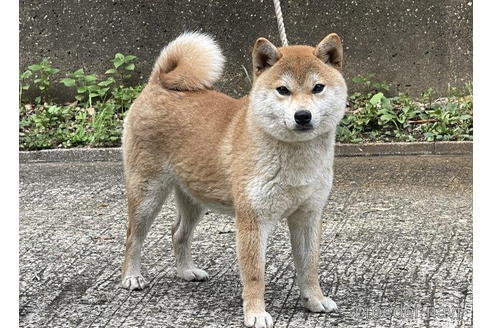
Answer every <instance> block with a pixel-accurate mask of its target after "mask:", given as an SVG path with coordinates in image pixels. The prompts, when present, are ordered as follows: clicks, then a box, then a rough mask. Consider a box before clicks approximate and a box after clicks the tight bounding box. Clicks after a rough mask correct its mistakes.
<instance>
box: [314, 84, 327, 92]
mask: <svg viewBox="0 0 492 328" xmlns="http://www.w3.org/2000/svg"><path fill="white" fill-rule="evenodd" d="M324 88H325V85H324V84H320V83H318V84H316V85H315V86H314V88H313V91H312V92H313V93H320V92H321V91H323V89H324Z"/></svg>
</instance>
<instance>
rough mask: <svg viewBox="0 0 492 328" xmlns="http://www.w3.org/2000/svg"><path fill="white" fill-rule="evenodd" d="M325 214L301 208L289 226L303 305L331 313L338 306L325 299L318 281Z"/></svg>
mask: <svg viewBox="0 0 492 328" xmlns="http://www.w3.org/2000/svg"><path fill="white" fill-rule="evenodd" d="M321 211H322V210H321V209H313V208H311V207H310V206H309V205H306V206H301V207H300V208H299V209H298V210H297V211H296V212H294V213H293V214H292V215H291V216H289V217H288V223H289V230H290V239H291V244H292V253H293V255H294V262H295V265H296V270H297V284H298V285H299V289H300V291H301V299H302V302H303V305H304V307H306V308H307V309H308V310H310V311H312V312H331V311H335V310H337V305H336V304H335V302H333V300H331V299H330V298H328V297H325V296H324V295H323V291H322V290H321V287H320V285H319V278H318V263H319V248H320V241H321Z"/></svg>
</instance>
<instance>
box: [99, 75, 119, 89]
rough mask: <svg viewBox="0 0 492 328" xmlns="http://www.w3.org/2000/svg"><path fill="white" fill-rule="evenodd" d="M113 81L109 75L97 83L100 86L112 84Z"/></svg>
mask: <svg viewBox="0 0 492 328" xmlns="http://www.w3.org/2000/svg"><path fill="white" fill-rule="evenodd" d="M114 82H115V79H114V78H112V77H110V78H109V79H107V80H104V81H101V82H99V83H98V84H97V85H98V86H100V87H107V86H108V85H110V84H112V83H114Z"/></svg>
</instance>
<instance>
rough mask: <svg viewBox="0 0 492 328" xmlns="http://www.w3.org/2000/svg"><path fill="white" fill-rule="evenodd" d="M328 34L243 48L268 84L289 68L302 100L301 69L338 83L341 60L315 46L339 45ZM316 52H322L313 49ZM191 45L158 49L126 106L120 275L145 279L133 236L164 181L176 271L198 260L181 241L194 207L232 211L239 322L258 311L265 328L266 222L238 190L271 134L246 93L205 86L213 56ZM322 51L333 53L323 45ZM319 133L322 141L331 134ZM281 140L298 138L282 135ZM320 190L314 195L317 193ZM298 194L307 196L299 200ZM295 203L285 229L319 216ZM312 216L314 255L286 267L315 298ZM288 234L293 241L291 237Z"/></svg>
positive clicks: (259, 80) (160, 196)
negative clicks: (171, 205)
mask: <svg viewBox="0 0 492 328" xmlns="http://www.w3.org/2000/svg"><path fill="white" fill-rule="evenodd" d="M327 38H328V37H327ZM328 40H329V44H328V45H323V44H321V45H318V47H317V48H313V47H308V46H290V47H284V48H279V49H277V48H272V47H273V45H271V43H270V42H269V41H268V40H266V39H263V38H261V39H259V40H258V41H257V43H256V46H255V49H254V51H253V62H254V70H255V76H256V77H255V86H256V87H261V88H272V89H275V88H276V87H278V83H279V76H281V74H282V73H284V72H290V73H291V75H292V77H293V78H294V79H295V80H296V81H297V83H298V84H299V85H300V87H299V90H296V91H295V92H296V94H295V95H293V96H295V97H297V98H296V99H301V100H300V101H301V102H302V101H303V100H302V99H303V97H304V98H306V97H308V96H306V93H310V90H311V89H310V88H312V86H309V85H305V86H304V84H303V83H305V82H304V81H306V79H307V74H310V73H312V72H316V74H318V75H319V76H320V78H321V79H322V80H323V82H324V83H325V84H326V86H327V88H328V87H330V86H331V85H337V84H340V83H344V82H343V79H341V77H340V75H339V74H338V72H337V70H338V69H339V68H340V67H341V66H340V65H341V60H339V58H338V57H336V60H339V61H337V62H336V63H335V64H336V65H335V64H334V65H333V66H331V64H330V63H328V64H329V65H327V63H326V62H323V61H325V60H330V55H327V56H325V54H326V49H325V48H328V50H327V51H328V52H330V51H332V50H331V49H333V44H335V48H336V46H339V48H340V49H341V45H337V43H336V40H339V39H338V37H336V39H335V41H333V40H334V38H333V36H332V37H329V39H328ZM259 47H263V48H262V49H259ZM320 49H321V50H320ZM320 51H325V52H323V55H320V54H319V52H320ZM163 52H164V51H163ZM198 53H200V49H199V48H197V47H195V46H194V45H193V44H191V43H188V44H186V45H184V46H183V47H177V48H175V49H173V51H172V53H171V54H169V53H168V54H167V55H166V56H167V57H166V58H164V59H163V58H160V59H158V61H157V63H156V66H155V68H154V71H153V72H152V74H151V77H150V80H149V83H148V85H147V86H146V87H145V88H144V90H143V91H142V93H141V94H140V95H139V97H138V98H137V100H136V101H135V102H134V104H133V105H132V107H131V109H130V111H129V112H128V115H127V119H126V122H125V127H124V136H123V154H124V167H125V177H126V187H127V196H128V216H129V217H128V220H129V224H128V232H127V244H126V255H125V261H124V263H123V277H124V278H125V277H126V279H130V280H128V281H127V282H126V285H125V283H124V285H125V286H126V287H127V288H130V289H134V287H135V288H137V289H138V288H139V287H140V288H141V287H143V286H144V284H145V281H144V279H143V278H142V277H141V276H140V273H139V270H140V252H141V244H142V242H143V239H144V238H145V235H146V233H147V232H148V229H149V228H150V224H151V221H152V220H153V218H154V217H155V215H156V214H157V213H156V211H158V210H159V209H160V205H162V202H163V201H164V200H165V198H166V196H167V194H168V193H169V192H172V190H173V189H174V190H176V193H177V195H178V196H179V199H180V200H179V202H180V204H178V205H179V206H178V208H180V209H179V213H180V214H179V216H178V218H177V220H176V223H175V224H174V226H173V229H172V230H173V231H172V235H173V243H174V246H175V252H176V256H177V258H178V257H179V258H181V259H177V261H178V262H179V263H178V270H179V266H180V265H181V266H182V267H183V270H182V271H183V272H182V273H181V274H182V275H183V276H185V279H187V278H186V277H187V275H188V274H189V272H192V273H193V274H194V275H195V277H196V278H197V279H198V277H197V275H201V272H200V271H197V270H198V269H196V270H195V269H194V267H193V264H192V259H191V255H190V253H189V249H188V248H186V247H185V246H184V245H185V244H187V243H188V239H189V236H190V235H191V233H192V230H193V228H194V226H195V225H196V223H197V222H198V220H199V218H200V213H201V210H202V209H203V208H204V207H212V208H217V209H219V210H223V211H225V212H230V213H231V214H234V215H235V221H236V226H237V235H236V237H237V251H238V260H239V267H240V272H241V280H242V282H243V284H244V290H243V300H244V311H245V323H246V324H247V325H251V322H250V321H251V320H252V319H251V318H255V319H254V321H255V322H254V323H253V325H255V326H257V327H261V326H262V324H263V323H260V322H258V323H256V321H257V319H258V318H262V319H261V320H265V324H264V326H265V327H267V326H268V327H270V322H269V320H271V317H270V316H269V315H268V314H267V313H266V312H265V303H264V299H263V294H264V290H265V283H264V265H265V253H264V248H265V246H266V245H263V244H264V243H266V237H267V235H268V230H269V229H270V227H271V226H272V225H271V223H270V222H269V221H268V220H267V221H265V218H263V217H262V215H263V213H264V212H262V210H261V209H260V208H259V207H258V206H257V205H255V204H253V203H252V201H251V198H250V196H248V192H247V189H248V188H249V187H248V186H250V184H251V181H252V180H254V179H255V178H257V177H258V176H261V174H263V173H262V171H261V168H258V162H259V157H258V156H261V154H262V153H263V152H264V151H265V150H266V149H265V147H267V145H268V144H272V143H275V144H277V143H278V142H279V141H277V140H274V139H273V138H272V137H271V136H270V135H268V134H266V133H265V132H264V131H263V130H262V129H261V128H259V126H258V124H257V123H256V121H255V118H254V115H253V113H252V111H251V109H250V108H251V102H250V98H249V97H244V98H241V99H234V98H231V97H229V96H227V95H225V94H222V93H220V92H217V91H214V90H210V89H208V88H209V87H210V86H211V85H210V82H211V79H210V78H209V76H208V75H209V74H208V72H207V69H206V68H207V65H208V64H209V62H210V61H212V60H213V58H208V57H207V56H205V57H199V58H198V59H196V58H195V59H196V60H197V61H198V62H193V61H190V60H189V57H190V56H191V55H193V56H195V55H194V54H198ZM265 53H266V54H267V57H268V54H270V55H273V57H268V58H266V57H265V55H264V54H265ZM315 53H317V55H315ZM190 54H191V55H190ZM193 56H191V57H193ZM331 56H332V57H331V58H333V56H334V55H333V53H331ZM187 58H188V59H187ZM327 58H328V59H327ZM322 60H323V61H322ZM338 63H340V65H338ZM343 85H344V84H343ZM190 90H193V91H190ZM330 135H331V134H330ZM330 138H331V137H330ZM327 142H329V143H330V142H331V139H329V140H328V141H327ZM279 147H280V146H279ZM282 147H291V148H292V147H298V145H297V146H296V145H292V146H290V145H288V144H286V145H284V146H282ZM292 149H294V148H292ZM330 183H331V182H330ZM292 188H294V189H295V190H296V192H297V190H301V189H299V188H301V187H294V186H293V187H292ZM302 188H304V187H302ZM294 189H292V190H294ZM302 190H303V189H302ZM313 190H314V189H313ZM323 195H325V194H324V193H323ZM326 196H327V193H326ZM321 198H322V197H321ZM321 198H320V202H322V201H324V199H321ZM304 203H305V204H309V201H306V202H304ZM296 206H297V205H296ZM303 206H304V205H299V206H297V207H296V208H295V209H293V210H292V211H291V212H290V213H285V215H286V216H289V226H290V228H291V231H293V232H294V229H299V231H304V230H306V229H308V227H307V226H306V225H305V224H304V223H300V221H299V219H298V217H302V216H303V215H314V216H320V215H321V212H319V211H318V212H319V213H318V212H316V211H314V212H313V211H311V210H310V209H309V206H308V205H306V208H304V207H303ZM187 209H188V210H187ZM183 220H186V222H187V223H186V222H185V223H183ZM147 221H149V222H150V223H149V222H147ZM303 222H304V221H303ZM316 222H317V223H315V227H314V228H313V229H314V230H313V231H314V232H313V233H314V234H313V235H312V236H315V239H316V240H315V241H314V242H313V243H312V245H313V246H312V247H313V249H312V250H311V251H312V252H314V253H313V254H314V256H313V257H311V258H309V260H308V261H307V262H306V263H304V259H303V255H302V254H300V253H296V252H294V258H295V261H296V266H298V267H299V268H304V269H305V272H306V274H305V278H306V279H305V280H303V284H305V285H306V287H305V289H302V290H301V293H304V292H305V291H306V293H309V290H311V289H312V290H313V292H312V293H314V294H315V298H316V297H318V298H322V297H323V294H322V292H321V289H320V288H319V282H318V275H317V266H318V258H319V255H318V254H319V238H320V230H319V227H320V224H321V223H320V220H318V221H316ZM188 227H189V228H188ZM309 229H311V228H309ZM187 230H191V232H190V231H187ZM178 235H179V236H178ZM310 236H311V235H310ZM296 238H297V237H296ZM308 238H311V237H308ZM294 239H295V238H294ZM295 243H299V241H298V240H297V239H295ZM309 245H311V244H309ZM309 245H308V246H309ZM293 246H294V241H293ZM299 247H301V248H302V247H304V246H303V245H300V246H299ZM306 247H307V246H306ZM309 247H311V246H309ZM186 270H188V271H186ZM190 270H191V271H190ZM132 279H134V280H132ZM135 282H136V285H135ZM314 294H312V295H314ZM309 295H310V296H311V294H309ZM303 297H304V295H303ZM308 301H309V300H308Z"/></svg>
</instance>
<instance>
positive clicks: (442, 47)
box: [20, 0, 472, 95]
mask: <svg viewBox="0 0 492 328" xmlns="http://www.w3.org/2000/svg"><path fill="white" fill-rule="evenodd" d="M282 10H283V14H284V20H285V26H286V30H287V36H288V38H289V43H290V44H310V45H315V44H316V43H317V42H318V41H319V40H321V39H322V38H323V37H324V36H325V35H326V34H328V33H330V32H336V33H338V34H339V35H340V36H341V37H342V39H343V42H344V48H345V66H344V73H345V76H346V78H347V80H349V79H351V78H352V77H353V76H355V75H357V74H366V73H369V72H373V73H376V77H377V78H378V79H379V80H385V81H388V82H390V83H391V84H392V85H393V92H397V91H404V92H410V93H411V94H419V93H420V92H422V91H423V90H425V89H427V88H428V87H433V88H435V89H437V90H439V91H440V92H445V91H446V90H447V88H448V85H451V86H459V85H463V84H464V83H465V82H468V81H471V79H472V3H471V2H469V1H460V0H437V1H424V0H402V1H389V0H372V1H370V0H350V1H341V0H325V1H323V0H318V1H312V0H309V1H301V0H297V1H294V0H289V1H287V0H283V1H282ZM186 30H188V31H190V30H199V31H205V32H209V33H211V34H213V35H215V36H216V37H217V39H218V40H219V43H220V45H221V47H222V48H223V50H224V53H225V55H226V57H227V59H228V63H227V66H226V73H225V75H224V77H223V79H222V81H221V82H220V84H219V85H218V87H219V88H220V89H221V90H224V91H226V92H228V93H230V94H232V95H242V94H244V93H246V92H247V90H248V89H249V83H248V81H247V79H246V77H245V73H244V71H243V68H242V65H244V66H245V67H246V68H247V69H248V70H250V66H251V61H250V51H251V47H252V45H253V43H254V41H255V39H256V38H257V37H260V36H264V37H267V38H268V39H270V40H271V41H272V42H274V43H276V44H277V45H279V44H280V41H279V36H278V32H277V25H276V21H275V15H274V10H273V4H272V1H271V0H250V1H240V0H232V1H218V0H210V1H198V0H191V1H189V0H188V1H187V0H183V1H163V0H159V1H150V0H147V1H146V0H126V1H109V0H92V1H81V0H78V1H75V0H72V1H69V0H38V1H34V0H27V1H20V66H21V67H20V68H21V69H24V68H25V67H26V66H27V65H29V64H32V63H34V62H38V61H40V60H41V59H42V58H43V57H50V58H51V60H52V61H53V63H54V64H55V65H57V66H58V67H59V68H61V69H62V71H63V72H66V71H70V70H74V69H77V68H80V67H83V68H85V69H86V70H87V71H90V72H95V73H103V72H104V70H105V69H106V68H107V67H108V63H109V60H110V59H111V58H112V57H113V56H114V54H115V53H116V52H122V53H125V54H133V55H136V56H138V62H137V73H138V75H139V78H140V79H141V80H142V81H145V80H146V78H147V76H148V74H149V72H150V68H151V67H152V64H153V61H154V59H155V57H156V56H157V54H158V53H159V50H160V49H161V48H162V46H164V45H165V44H166V43H167V42H168V41H170V40H172V39H173V38H175V37H176V36H178V35H179V34H180V33H181V32H183V31H186ZM349 87H350V88H351V91H355V89H356V86H354V85H352V84H351V83H349ZM57 89H58V93H60V92H61V93H63V90H64V89H63V87H60V88H57Z"/></svg>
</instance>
